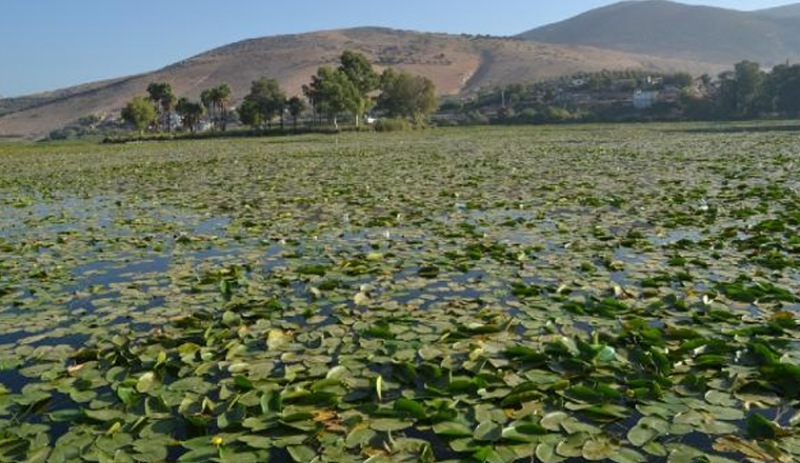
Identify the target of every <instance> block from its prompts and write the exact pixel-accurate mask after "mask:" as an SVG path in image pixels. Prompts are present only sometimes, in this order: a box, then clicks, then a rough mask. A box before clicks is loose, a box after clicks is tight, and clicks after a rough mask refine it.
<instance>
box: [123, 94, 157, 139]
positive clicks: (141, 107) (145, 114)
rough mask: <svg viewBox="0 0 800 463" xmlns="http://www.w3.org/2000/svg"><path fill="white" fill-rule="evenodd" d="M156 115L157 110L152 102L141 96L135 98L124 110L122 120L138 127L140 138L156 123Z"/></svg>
mask: <svg viewBox="0 0 800 463" xmlns="http://www.w3.org/2000/svg"><path fill="white" fill-rule="evenodd" d="M156 115H157V114H156V109H155V108H154V107H153V105H152V104H151V103H150V101H148V100H147V98H144V97H140V96H137V97H134V98H133V100H131V101H130V102H129V103H128V104H127V105H126V106H125V108H123V109H122V119H123V120H124V121H125V122H127V123H129V124H131V125H133V126H134V127H136V130H138V131H139V135H140V136H141V135H142V134H143V133H144V129H146V128H147V126H148V125H150V124H152V123H153V122H154V121H155V119H156Z"/></svg>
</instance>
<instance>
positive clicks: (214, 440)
mask: <svg viewBox="0 0 800 463" xmlns="http://www.w3.org/2000/svg"><path fill="white" fill-rule="evenodd" d="M211 445H214V446H217V447H219V446H220V445H222V437H220V436H214V437H212V438H211Z"/></svg>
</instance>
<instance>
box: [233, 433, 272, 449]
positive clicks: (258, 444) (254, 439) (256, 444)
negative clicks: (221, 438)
mask: <svg viewBox="0 0 800 463" xmlns="http://www.w3.org/2000/svg"><path fill="white" fill-rule="evenodd" d="M239 441H241V442H244V443H245V444H247V446H248V447H251V448H254V449H270V448H272V447H273V445H274V442H273V439H272V438H269V437H264V436H241V437H239Z"/></svg>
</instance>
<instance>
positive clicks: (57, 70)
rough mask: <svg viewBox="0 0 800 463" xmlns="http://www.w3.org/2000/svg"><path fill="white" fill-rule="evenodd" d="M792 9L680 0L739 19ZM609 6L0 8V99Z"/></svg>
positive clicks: (100, 1) (96, 3)
mask: <svg viewBox="0 0 800 463" xmlns="http://www.w3.org/2000/svg"><path fill="white" fill-rule="evenodd" d="M797 1H800V0H699V1H693V0H685V1H683V3H692V4H703V5H713V6H720V7H725V8H734V9H740V10H753V9H761V8H769V7H773V6H780V5H786V4H791V3H795V2H797ZM611 3H615V1H614V0H489V1H475V0H373V1H363V0H362V1H355V0H336V1H333V0H226V1H219V0H0V95H1V96H3V97H10V96H18V95H24V94H29V93H34V92H41V91H47V90H55V89H57V88H63V87H68V86H72V85H76V84H80V83H86V82H91V81H96V80H102V79H108V78H113V77H122V76H126V75H131V74H138V73H142V72H148V71H152V70H156V69H159V68H161V67H164V66H166V65H169V64H172V63H174V62H176V61H180V60H182V59H185V58H189V57H191V56H193V55H196V54H199V53H202V52H204V51H207V50H210V49H212V48H216V47H218V46H222V45H226V44H228V43H231V42H236V41H239V40H243V39H246V38H254V37H264V36H270V35H279V34H294V33H301V32H311V31H316V30H322V29H337V28H344V27H356V26H385V27H393V28H398V29H411V30H419V31H426V32H448V33H457V34H458V33H469V34H491V35H498V36H505V35H514V34H518V33H520V32H524V31H526V30H529V29H533V28H535V27H538V26H541V25H544V24H548V23H552V22H556V21H560V20H564V19H567V18H569V17H572V16H574V15H577V14H580V13H582V12H584V11H587V10H590V9H592V8H597V7H600V6H604V5H608V4H611Z"/></svg>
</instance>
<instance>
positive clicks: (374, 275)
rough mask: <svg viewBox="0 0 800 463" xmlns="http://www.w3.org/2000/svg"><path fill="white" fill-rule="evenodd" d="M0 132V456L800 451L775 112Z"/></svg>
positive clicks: (246, 457)
mask: <svg viewBox="0 0 800 463" xmlns="http://www.w3.org/2000/svg"><path fill="white" fill-rule="evenodd" d="M680 128H681V126H650V127H645V128H643V127H637V128H630V127H618V128H615V129H617V130H608V128H606V127H602V128H594V127H591V126H589V127H580V128H559V129H537V130H529V129H510V128H498V129H496V128H492V129H470V130H438V131H435V132H429V133H415V134H381V135H380V136H378V135H375V134H349V135H343V136H339V137H337V138H334V137H320V136H309V137H297V138H292V139H287V140H252V139H248V140H234V141H229V140H224V141H223V140H215V141H197V142H189V143H159V144H151V145H148V144H140V145H129V146H93V145H85V144H82V145H74V144H69V145H67V144H65V145H60V144H54V145H51V144H48V145H24V144H23V145H18V144H15V145H10V144H5V145H4V144H0V333H2V334H0V461H10V462H11V461H13V462H17V461H31V462H37V461H41V462H78V461H94V462H162V461H181V462H206V461H219V462H248V461H250V462H257V461H258V462H260V461H296V462H311V461H319V462H325V461H328V462H349V461H352V462H361V461H370V462H396V461H409V462H411V461H420V462H434V461H475V462H492V463H495V462H517V461H520V462H521V461H541V462H544V463H550V462H554V463H555V462H572V461H613V462H617V463H629V462H634V463H636V462H650V461H656V462H658V461H663V462H670V463H683V462H687V463H688V462H697V463H699V462H711V463H727V462H737V461H753V462H791V461H795V460H797V459H798V458H800V435H798V426H799V425H800V414H798V411H797V405H798V400H800V393H799V392H798V390H799V389H798V388H797V385H798V384H800V366H798V359H800V326H798V322H797V318H798V308H800V305H798V293H797V287H798V272H797V267H798V262H799V261H798V250H800V244H799V243H800V237H798V226H800V215H798V210H799V209H798V204H800V196H798V191H800V190H798V188H800V184H798V183H800V181H799V180H798V179H799V178H800V177H798V175H797V174H798V168H797V164H796V163H797V161H798V157H800V150H798V147H797V144H796V141H795V140H794V137H793V136H792V135H791V134H786V133H780V134H777V135H776V134H774V133H770V132H757V133H737V134H715V133H703V132H700V131H696V130H695V131H691V132H682V131H680V130H676V129H680Z"/></svg>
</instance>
